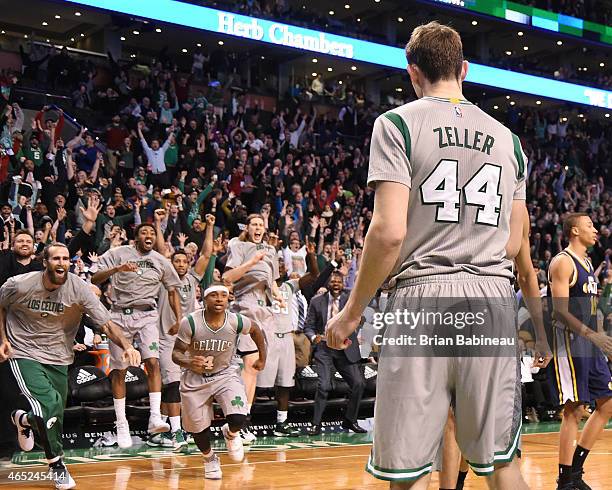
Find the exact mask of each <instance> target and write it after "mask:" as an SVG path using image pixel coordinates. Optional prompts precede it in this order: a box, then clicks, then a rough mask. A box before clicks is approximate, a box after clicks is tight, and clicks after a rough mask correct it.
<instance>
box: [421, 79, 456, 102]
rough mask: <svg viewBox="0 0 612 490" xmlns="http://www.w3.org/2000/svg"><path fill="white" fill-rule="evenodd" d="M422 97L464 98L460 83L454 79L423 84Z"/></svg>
mask: <svg viewBox="0 0 612 490" xmlns="http://www.w3.org/2000/svg"><path fill="white" fill-rule="evenodd" d="M423 97H439V98H442V99H465V97H464V96H463V91H462V90H461V85H460V84H459V83H457V81H456V80H440V81H439V82H436V83H425V85H424V86H423Z"/></svg>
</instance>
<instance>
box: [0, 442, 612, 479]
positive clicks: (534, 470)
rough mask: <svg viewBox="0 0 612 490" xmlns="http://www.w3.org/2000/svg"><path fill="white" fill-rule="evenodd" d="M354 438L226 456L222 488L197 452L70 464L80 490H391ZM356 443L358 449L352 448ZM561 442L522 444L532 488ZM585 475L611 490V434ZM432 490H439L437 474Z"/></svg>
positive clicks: (111, 454)
mask: <svg viewBox="0 0 612 490" xmlns="http://www.w3.org/2000/svg"><path fill="white" fill-rule="evenodd" d="M347 436H348V435H346V434H344V435H342V436H341V435H339V434H329V435H323V436H320V437H317V438H311V439H309V440H307V441H308V442H292V441H291V440H290V439H282V440H279V439H273V440H272V439H269V440H265V441H263V444H261V442H262V441H260V445H258V446H257V447H254V448H253V449H252V450H250V451H248V452H247V454H246V457H245V460H244V461H243V462H241V463H235V462H232V461H231V460H229V458H228V457H227V455H226V454H224V453H222V452H220V456H221V464H222V471H223V479H222V480H220V481H213V480H204V478H203V466H202V458H201V456H199V455H198V453H197V450H196V449H190V454H173V453H171V452H169V451H168V450H157V449H156V450H152V449H151V448H147V447H146V446H144V447H141V448H140V449H139V450H138V449H137V450H133V449H132V450H129V452H121V451H120V450H118V449H116V448H115V449H112V450H103V451H99V452H98V453H95V452H91V453H88V452H87V451H85V452H84V453H83V456H74V455H73V456H71V458H70V459H69V468H70V471H71V473H72V475H73V477H74V478H75V480H76V482H77V488H82V489H87V490H94V489H95V490H102V489H114V490H141V489H142V490H157V489H173V490H179V489H205V490H207V489H231V490H251V489H252V490H260V489H295V490H298V489H303V490H306V489H308V490H310V489H312V488H317V489H321V490H327V489H352V490H358V489H370V488H372V489H383V488H388V483H387V482H383V481H379V480H376V479H375V478H374V477H372V476H371V475H369V474H368V473H366V472H365V471H364V466H365V463H366V460H367V457H368V454H369V452H370V448H371V446H370V444H369V443H367V442H366V441H367V440H368V439H364V438H363V437H361V438H360V436H357V435H353V434H351V435H350V436H348V437H347ZM351 438H354V442H356V443H355V444H352V443H351V442H350V441H351ZM558 439H559V434H558V433H556V432H555V433H535V434H525V435H524V436H523V459H522V462H521V467H522V472H523V475H524V476H525V478H526V480H527V483H528V484H529V486H530V488H532V489H536V490H540V489H542V490H543V489H554V488H555V480H556V477H557V443H558ZM302 440H304V439H300V441H302ZM268 441H269V443H268V444H266V442H268ZM190 448H192V447H191V446H190ZM93 454H96V455H95V457H92V455H93ZM44 469H45V467H44V466H41V465H40V464H38V465H23V464H20V465H19V466H17V465H14V466H12V467H11V468H10V469H6V470H4V471H2V476H3V478H2V479H1V482H0V485H2V486H0V488H6V487H4V485H7V486H8V488H15V489H20V490H21V489H23V490H26V489H42V488H52V485H51V484H50V483H49V482H34V481H29V482H17V481H14V480H8V473H9V472H10V471H13V472H22V473H23V472H37V471H38V472H40V471H44ZM585 470H586V477H585V480H586V481H587V482H588V483H589V484H590V486H591V487H592V489H593V490H610V489H612V430H607V431H605V432H604V434H603V436H602V437H601V438H600V440H599V441H598V442H597V444H596V445H595V447H594V448H593V450H592V451H591V454H590V455H589V457H588V459H587V463H586V466H585ZM430 488H431V489H437V488H438V477H437V474H435V473H434V475H433V476H432V482H431V485H430ZM485 488H487V486H486V483H485V480H484V479H483V478H479V477H476V476H475V475H474V474H473V473H471V472H470V474H469V475H468V478H467V480H466V484H465V489H466V490H467V489H469V490H475V489H485ZM503 490H505V489H503ZM509 490H511V489H509Z"/></svg>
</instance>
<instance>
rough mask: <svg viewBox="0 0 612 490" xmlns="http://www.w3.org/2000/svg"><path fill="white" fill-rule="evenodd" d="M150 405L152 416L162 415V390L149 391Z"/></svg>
mask: <svg viewBox="0 0 612 490" xmlns="http://www.w3.org/2000/svg"><path fill="white" fill-rule="evenodd" d="M149 407H150V410H151V417H161V413H160V410H161V408H160V407H161V391H154V392H152V393H149Z"/></svg>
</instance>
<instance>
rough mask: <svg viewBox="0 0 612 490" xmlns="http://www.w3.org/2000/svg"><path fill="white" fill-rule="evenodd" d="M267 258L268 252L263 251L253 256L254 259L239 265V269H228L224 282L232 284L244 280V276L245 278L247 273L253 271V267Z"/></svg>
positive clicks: (224, 275) (224, 274)
mask: <svg viewBox="0 0 612 490" xmlns="http://www.w3.org/2000/svg"><path fill="white" fill-rule="evenodd" d="M265 256H266V252H264V251H263V250H261V251H259V252H257V253H256V254H255V255H253V257H252V258H250V259H249V260H247V261H246V262H245V263H244V264H242V265H239V266H238V267H234V268H233V269H227V268H226V270H225V272H224V273H223V280H224V281H227V282H230V283H234V282H236V281H239V280H240V279H241V278H242V276H244V275H245V274H246V273H247V272H249V271H250V270H251V269H252V267H253V266H254V265H255V264H257V262H259V261H260V260H262V259H263V258H264V257H265Z"/></svg>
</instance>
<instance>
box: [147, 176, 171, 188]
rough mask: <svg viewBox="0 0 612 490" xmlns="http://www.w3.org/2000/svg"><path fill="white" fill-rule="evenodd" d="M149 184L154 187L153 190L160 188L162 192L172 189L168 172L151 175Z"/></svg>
mask: <svg viewBox="0 0 612 490" xmlns="http://www.w3.org/2000/svg"><path fill="white" fill-rule="evenodd" d="M147 183H148V184H149V185H152V186H153V188H155V187H159V188H160V189H162V190H163V189H166V188H168V187H170V185H169V180H168V172H162V173H161V174H154V173H150V174H149V176H148V178H147Z"/></svg>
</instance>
